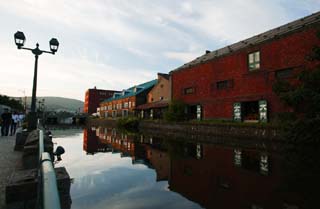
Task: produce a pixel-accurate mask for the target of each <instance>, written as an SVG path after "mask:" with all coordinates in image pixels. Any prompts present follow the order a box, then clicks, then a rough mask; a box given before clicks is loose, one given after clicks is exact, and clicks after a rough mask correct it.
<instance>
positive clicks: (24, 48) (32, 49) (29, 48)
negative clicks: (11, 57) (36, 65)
mask: <svg viewBox="0 0 320 209" xmlns="http://www.w3.org/2000/svg"><path fill="white" fill-rule="evenodd" d="M20 49H25V50H29V51H32V50H33V49H31V48H27V47H21V48H20Z"/></svg>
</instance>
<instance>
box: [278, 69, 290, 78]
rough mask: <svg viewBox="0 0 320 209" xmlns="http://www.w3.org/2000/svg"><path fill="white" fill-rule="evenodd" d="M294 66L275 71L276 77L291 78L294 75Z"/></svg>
mask: <svg viewBox="0 0 320 209" xmlns="http://www.w3.org/2000/svg"><path fill="white" fill-rule="evenodd" d="M292 71H293V70H292V68H287V69H283V70H277V71H276V73H275V76H276V78H278V79H283V78H290V77H291V76H292V74H293V73H292Z"/></svg>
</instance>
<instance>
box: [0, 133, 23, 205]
mask: <svg viewBox="0 0 320 209" xmlns="http://www.w3.org/2000/svg"><path fill="white" fill-rule="evenodd" d="M15 140H16V137H15V136H0V209H3V208H5V189H6V183H7V182H8V179H9V177H10V176H11V174H12V173H13V172H14V171H15V170H19V169H21V168H22V152H18V151H14V150H13V149H14V145H15Z"/></svg>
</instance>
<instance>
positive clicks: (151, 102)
mask: <svg viewBox="0 0 320 209" xmlns="http://www.w3.org/2000/svg"><path fill="white" fill-rule="evenodd" d="M169 80H170V78H169V75H168V74H163V73H158V82H157V84H156V85H155V86H154V87H153V88H152V89H151V90H150V92H149V93H148V95H147V103H146V104H142V105H139V106H137V107H136V110H137V113H138V114H139V115H140V117H142V118H150V119H162V118H163V114H164V112H165V111H166V109H167V108H168V105H169V102H170V100H171V95H170V90H171V87H170V81H169Z"/></svg>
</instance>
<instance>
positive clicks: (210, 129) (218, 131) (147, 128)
mask: <svg viewBox="0 0 320 209" xmlns="http://www.w3.org/2000/svg"><path fill="white" fill-rule="evenodd" d="M87 126H88V127H90V126H102V127H103V126H108V127H117V122H116V120H110V119H103V118H100V119H90V120H88V121H87ZM139 131H141V132H144V133H149V134H153V135H157V134H160V135H167V136H181V137H185V136H188V137H189V138H190V137H192V138H194V137H196V136H205V137H210V136H215V137H217V136H221V137H229V138H238V139H241V138H242V139H261V140H280V139H281V130H280V128H277V127H275V126H271V125H268V124H265V125H262V124H244V123H237V124H236V123H234V124H232V123H217V124H215V123H209V122H208V123H206V122H205V121H201V122H179V123H173V122H166V121H155V120H141V121H139Z"/></svg>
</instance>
